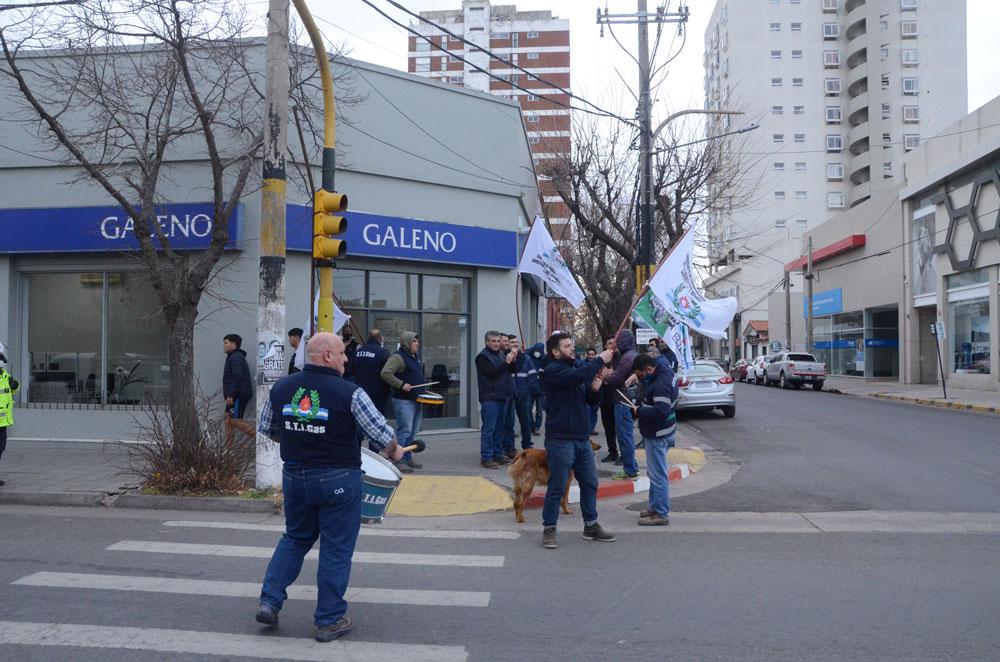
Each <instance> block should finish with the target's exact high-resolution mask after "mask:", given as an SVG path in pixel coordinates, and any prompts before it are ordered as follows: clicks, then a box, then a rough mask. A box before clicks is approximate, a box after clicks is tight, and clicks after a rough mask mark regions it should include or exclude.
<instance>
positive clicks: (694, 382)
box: [676, 361, 736, 418]
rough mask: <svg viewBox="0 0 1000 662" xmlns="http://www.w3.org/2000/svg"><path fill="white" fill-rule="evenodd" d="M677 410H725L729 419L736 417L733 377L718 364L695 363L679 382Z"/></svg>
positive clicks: (708, 362) (723, 411) (709, 362)
mask: <svg viewBox="0 0 1000 662" xmlns="http://www.w3.org/2000/svg"><path fill="white" fill-rule="evenodd" d="M676 409H677V411H692V410H709V409H721V410H722V413H723V414H725V415H726V418H732V417H733V416H735V415H736V389H735V386H734V384H733V378H732V377H730V376H729V375H727V374H726V373H725V372H724V371H723V370H722V368H720V367H719V364H717V363H715V362H714V361H695V362H694V366H692V367H691V369H690V370H688V371H687V372H686V373H684V374H682V375H681V376H680V377H679V378H678V380H677V407H676Z"/></svg>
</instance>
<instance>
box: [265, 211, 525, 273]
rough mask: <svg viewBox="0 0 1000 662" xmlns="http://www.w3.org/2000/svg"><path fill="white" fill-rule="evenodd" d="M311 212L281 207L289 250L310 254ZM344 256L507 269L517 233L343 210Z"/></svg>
mask: <svg viewBox="0 0 1000 662" xmlns="http://www.w3.org/2000/svg"><path fill="white" fill-rule="evenodd" d="M312 214H313V212H312V207H307V206H304V205H288V206H287V228H288V231H287V235H286V238H285V243H286V245H287V247H288V250H289V251H311V250H312ZM344 216H345V218H346V219H347V232H346V233H345V236H346V239H347V254H348V255H357V256H362V257H386V258H397V259H401V260H416V261H420V262H440V263H443V264H470V265H476V266H481V267H500V268H505V269H513V268H514V267H515V266H517V233H516V232H512V231H510V230H495V229H493V228H477V227H472V226H468V225H455V224H452V223H439V222H437V221H425V220H420V219H415V218H400V217H398V216H384V215H381V214H370V213H367V212H358V211H348V212H345V213H344Z"/></svg>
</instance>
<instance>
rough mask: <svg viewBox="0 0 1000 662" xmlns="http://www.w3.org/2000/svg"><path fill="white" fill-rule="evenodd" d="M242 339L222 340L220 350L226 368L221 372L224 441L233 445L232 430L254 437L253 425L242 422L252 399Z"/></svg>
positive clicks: (229, 338)
mask: <svg viewBox="0 0 1000 662" xmlns="http://www.w3.org/2000/svg"><path fill="white" fill-rule="evenodd" d="M242 345H243V338H242V337H240V336H238V335H237V334H235V333H230V334H227V335H226V336H225V337H223V339H222V349H223V351H224V352H225V353H226V366H225V368H223V370H222V397H224V398H225V399H226V414H225V422H226V441H227V443H229V444H230V445H231V444H232V443H233V435H234V433H233V428H234V427H235V428H237V429H238V430H239V431H240V432H242V433H243V434H245V435H247V436H250V437H255V436H256V435H255V433H254V429H253V424H252V423H248V422H247V421H244V420H243V414H244V413H246V410H247V405H248V404H250V399H251V398H253V380H252V379H250V365H249V364H248V363H247V353H246V352H245V351H243V350H242V349H241V347H242Z"/></svg>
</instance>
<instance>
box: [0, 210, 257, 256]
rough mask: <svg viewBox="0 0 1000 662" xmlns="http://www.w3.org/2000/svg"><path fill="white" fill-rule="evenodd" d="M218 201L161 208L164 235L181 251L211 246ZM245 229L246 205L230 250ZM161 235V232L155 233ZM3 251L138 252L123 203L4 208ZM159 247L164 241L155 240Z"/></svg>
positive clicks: (234, 221) (233, 218)
mask: <svg viewBox="0 0 1000 662" xmlns="http://www.w3.org/2000/svg"><path fill="white" fill-rule="evenodd" d="M212 212H213V205H212V204H209V203H178V204H169V205H163V206H161V207H157V208H156V219H157V222H158V223H159V225H160V229H161V230H162V232H163V235H164V236H165V237H166V238H167V240H168V241H169V243H170V246H171V248H173V249H175V250H194V249H200V248H206V247H207V246H208V245H209V244H210V243H211V241H212V227H213V222H214V221H213V214H212ZM242 228H243V205H242V203H241V204H238V205H237V206H236V208H235V209H234V210H233V213H232V214H231V215H230V217H229V241H228V242H227V243H226V246H227V247H228V248H235V247H236V246H237V245H238V244H239V241H240V237H241V231H242ZM154 236H155V235H154ZM0 238H2V239H0V253H79V252H99V251H133V250H138V248H139V241H138V240H137V239H136V237H135V228H134V223H133V221H132V219H131V218H130V217H129V216H128V214H126V213H125V211H124V210H123V209H122V208H121V207H61V208H36V209H0ZM154 243H156V245H157V246H158V245H159V242H158V241H155V242H154Z"/></svg>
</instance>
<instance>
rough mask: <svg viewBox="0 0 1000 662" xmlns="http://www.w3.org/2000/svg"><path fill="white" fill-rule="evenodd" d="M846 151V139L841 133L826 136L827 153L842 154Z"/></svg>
mask: <svg viewBox="0 0 1000 662" xmlns="http://www.w3.org/2000/svg"><path fill="white" fill-rule="evenodd" d="M843 149H844V137H843V136H842V135H840V134H839V133H828V134H826V151H828V152H840V151H842V150H843Z"/></svg>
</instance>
